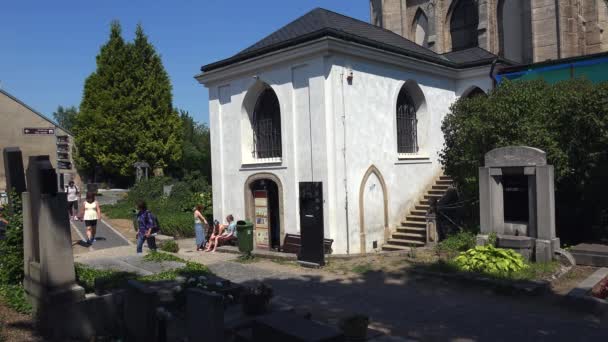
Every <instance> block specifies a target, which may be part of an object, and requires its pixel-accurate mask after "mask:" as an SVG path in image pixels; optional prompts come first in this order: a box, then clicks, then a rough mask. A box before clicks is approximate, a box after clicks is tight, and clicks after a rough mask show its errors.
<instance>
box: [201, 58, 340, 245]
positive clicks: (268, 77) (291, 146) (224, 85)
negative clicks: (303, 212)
mask: <svg viewBox="0 0 608 342" xmlns="http://www.w3.org/2000/svg"><path fill="white" fill-rule="evenodd" d="M253 76H254V75H248V76H246V77H240V78H236V79H232V80H226V81H223V82H220V83H218V84H217V85H214V86H211V87H210V91H209V95H210V105H209V108H210V119H209V124H210V128H211V151H212V169H213V206H214V216H215V217H216V218H220V217H221V218H224V217H225V216H227V215H228V214H233V215H234V216H235V218H237V219H241V218H245V216H246V205H245V193H244V191H245V183H246V181H247V179H248V178H249V177H250V176H252V175H254V174H257V173H271V174H273V175H275V176H276V177H277V178H278V179H279V180H280V181H281V185H282V189H283V209H284V213H283V214H284V223H285V225H284V227H283V229H284V232H285V233H298V232H299V230H300V228H299V214H298V213H299V208H298V187H299V184H298V183H299V182H301V181H321V182H323V185H324V189H323V191H324V194H326V193H327V191H328V190H327V184H328V177H327V163H326V161H327V149H328V145H327V144H326V129H325V126H326V125H325V102H324V98H325V95H324V94H325V89H324V86H325V84H324V82H325V76H324V64H323V59H322V58H311V59H308V60H300V61H297V62H294V63H286V64H284V65H275V66H273V67H272V68H271V69H267V70H258V72H257V74H256V75H255V76H256V77H255V78H254V77H253ZM257 82H264V83H267V84H268V85H270V86H271V87H272V89H273V90H274V92H275V93H276V95H277V98H278V100H279V103H280V107H281V135H282V158H281V159H280V160H272V161H267V160H264V161H260V160H255V159H253V158H252V156H251V141H250V139H251V134H250V133H249V132H248V131H250V125H249V122H248V114H247V111H246V108H244V103H245V100H246V96H247V93H248V91H250V90H251V89H257V88H256V86H255V85H256V83H257ZM311 142H312V143H311ZM327 205H328V201H327V200H326V201H325V203H324V212H325V213H327V212H328V209H327ZM328 217H329V216H327V215H325V221H326V223H325V227H326V229H329V227H330V225H329V224H328V223H327V220H328ZM326 235H329V232H327V233H326Z"/></svg>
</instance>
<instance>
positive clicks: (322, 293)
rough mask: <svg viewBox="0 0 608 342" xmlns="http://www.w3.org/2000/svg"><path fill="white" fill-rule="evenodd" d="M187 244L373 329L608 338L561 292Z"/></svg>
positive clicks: (423, 335)
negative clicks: (285, 260) (332, 268)
mask: <svg viewBox="0 0 608 342" xmlns="http://www.w3.org/2000/svg"><path fill="white" fill-rule="evenodd" d="M179 244H180V247H181V250H180V252H179V254H180V256H181V257H182V258H185V259H189V260H192V261H197V262H201V263H203V264H205V265H207V266H208V267H209V268H210V269H211V270H212V271H213V272H214V273H215V274H217V275H218V276H220V277H223V278H226V279H230V280H231V281H234V282H237V283H241V284H244V285H252V284H254V283H257V282H259V281H264V282H266V283H268V284H270V285H272V286H273V288H274V292H275V300H276V301H279V302H281V303H284V304H288V305H292V306H294V307H296V308H298V309H303V310H309V311H310V312H312V315H313V318H316V319H322V320H326V321H330V322H335V321H337V319H338V318H339V317H341V316H342V315H345V314H347V313H353V312H361V313H365V314H368V315H369V316H370V317H371V320H372V324H371V327H372V328H373V329H376V330H379V331H382V332H385V333H387V334H389V335H393V336H400V337H404V338H407V339H408V340H415V341H576V340H579V341H604V340H607V339H608V325H607V324H606V323H607V320H606V319H605V318H604V319H603V320H602V319H599V318H597V317H594V316H590V315H586V314H583V313H579V312H570V311H568V310H567V308H566V307H563V304H561V303H562V302H561V301H560V300H559V298H558V296H556V295H546V296H541V297H528V296H509V295H497V294H495V293H493V292H492V291H490V290H488V289H486V288H483V287H478V286H471V285H463V284H460V283H453V282H448V281H445V280H441V279H435V278H426V277H422V276H417V275H413V274H408V272H407V270H403V271H402V272H392V273H384V272H368V273H366V274H364V275H351V276H342V275H337V274H333V273H329V272H326V271H323V270H314V269H305V268H301V267H298V266H294V265H283V264H277V263H275V262H271V261H258V262H254V263H250V264H242V263H238V262H235V260H234V259H235V258H236V256H235V255H233V254H223V253H201V252H196V251H194V246H193V242H192V241H191V240H182V241H179ZM129 253H130V254H131V255H133V254H134V247H131V248H125V247H119V248H114V249H112V250H109V249H108V250H101V251H95V252H92V253H87V254H85V255H82V256H78V257H77V258H78V259H82V260H92V259H95V258H100V257H107V256H108V255H129ZM96 255H97V256H96ZM77 261H80V260H77Z"/></svg>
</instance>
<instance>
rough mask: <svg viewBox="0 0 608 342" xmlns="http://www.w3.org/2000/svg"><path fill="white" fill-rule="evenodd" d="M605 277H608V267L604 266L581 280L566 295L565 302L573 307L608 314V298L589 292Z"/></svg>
mask: <svg viewBox="0 0 608 342" xmlns="http://www.w3.org/2000/svg"><path fill="white" fill-rule="evenodd" d="M605 277H608V268H607V267H602V268H600V269H598V270H597V271H595V272H593V274H591V275H590V276H588V277H587V278H585V280H583V281H581V282H580V283H579V284H578V285H577V286H576V287H575V288H574V289H572V290H570V292H568V294H567V295H566V297H565V303H567V305H569V306H570V307H572V308H573V309H577V310H581V311H585V312H591V313H594V314H598V315H604V314H607V315H608V299H599V298H595V297H593V296H591V295H590V294H589V292H590V291H591V289H593V287H594V286H595V285H596V284H597V283H598V282H600V281H601V280H602V279H604V278H605Z"/></svg>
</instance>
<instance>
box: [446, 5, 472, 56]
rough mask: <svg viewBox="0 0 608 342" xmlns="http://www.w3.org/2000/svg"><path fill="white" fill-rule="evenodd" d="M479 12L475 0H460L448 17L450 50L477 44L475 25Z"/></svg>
mask: <svg viewBox="0 0 608 342" xmlns="http://www.w3.org/2000/svg"><path fill="white" fill-rule="evenodd" d="M478 24H479V13H478V8H477V0H460V1H458V3H457V4H456V7H455V8H454V12H453V13H452V17H451V18H450V35H451V37H452V51H457V50H463V49H468V48H472V47H476V46H478V42H477V25H478Z"/></svg>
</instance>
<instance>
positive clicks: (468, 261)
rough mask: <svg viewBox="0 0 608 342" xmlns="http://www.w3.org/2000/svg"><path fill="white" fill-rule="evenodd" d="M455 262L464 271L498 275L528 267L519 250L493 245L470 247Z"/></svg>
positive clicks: (509, 273)
mask: <svg viewBox="0 0 608 342" xmlns="http://www.w3.org/2000/svg"><path fill="white" fill-rule="evenodd" d="M454 262H455V264H456V266H457V267H458V268H459V269H460V270H462V271H467V272H479V273H486V274H489V275H492V276H496V277H509V276H511V275H512V274H514V273H517V272H520V271H522V270H523V269H525V268H526V267H528V266H527V265H526V263H525V262H524V259H523V257H522V256H521V255H520V254H518V253H517V252H515V251H513V250H511V249H502V248H496V247H494V246H491V245H486V246H477V247H475V248H472V249H469V250H468V251H466V252H463V253H461V254H460V255H459V256H458V257H456V259H454Z"/></svg>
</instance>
